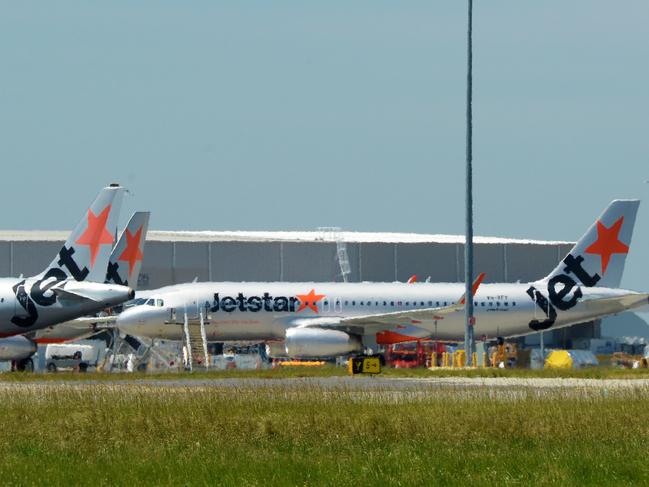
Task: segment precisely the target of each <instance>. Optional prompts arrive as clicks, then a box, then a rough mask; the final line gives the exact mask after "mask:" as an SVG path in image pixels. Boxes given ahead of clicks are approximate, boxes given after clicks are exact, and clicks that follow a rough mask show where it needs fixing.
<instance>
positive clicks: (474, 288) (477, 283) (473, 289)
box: [460, 272, 487, 304]
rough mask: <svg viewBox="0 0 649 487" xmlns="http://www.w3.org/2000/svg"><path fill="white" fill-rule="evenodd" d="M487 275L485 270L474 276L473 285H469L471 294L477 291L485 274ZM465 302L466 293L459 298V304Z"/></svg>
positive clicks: (473, 294)
mask: <svg viewBox="0 0 649 487" xmlns="http://www.w3.org/2000/svg"><path fill="white" fill-rule="evenodd" d="M486 275H487V273H486V272H481V273H480V274H479V275H478V277H476V279H475V281H473V286H471V295H472V296H475V293H476V292H478V288H479V287H480V284H482V281H484V278H485V276H486ZM465 302H466V293H465V294H463V295H462V299H460V304H464V303H465Z"/></svg>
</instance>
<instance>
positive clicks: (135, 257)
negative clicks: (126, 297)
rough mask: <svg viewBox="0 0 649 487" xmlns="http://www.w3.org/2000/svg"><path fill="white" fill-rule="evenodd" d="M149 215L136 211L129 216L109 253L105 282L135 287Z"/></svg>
mask: <svg viewBox="0 0 649 487" xmlns="http://www.w3.org/2000/svg"><path fill="white" fill-rule="evenodd" d="M150 216H151V213H150V212H148V211H138V212H135V213H133V215H132V216H131V219H130V220H129V221H128V224H127V225H126V228H124V231H123V232H122V234H121V235H120V237H119V240H118V241H117V245H115V248H114V249H113V252H112V253H111V254H110V261H109V262H108V271H107V272H106V281H105V282H106V283H113V284H120V285H122V286H130V287H131V289H136V288H137V280H138V277H139V275H140V269H141V268H142V258H143V256H144V242H145V241H146V233H147V231H148V230H149V217H150Z"/></svg>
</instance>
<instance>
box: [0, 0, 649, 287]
mask: <svg viewBox="0 0 649 487" xmlns="http://www.w3.org/2000/svg"><path fill="white" fill-rule="evenodd" d="M474 14H475V18H474V21H475V27H474V29H475V35H474V43H475V47H474V56H475V58H474V60H475V64H474V72H475V80H474V82H475V100H474V113H475V144H474V159H475V161H474V164H475V205H476V208H475V218H476V233H477V234H481V235H498V236H507V237H522V238H548V239H566V240H568V239H577V238H578V237H579V236H580V235H581V234H582V233H583V231H584V230H585V229H586V227H587V226H588V225H589V224H590V223H591V222H592V221H593V220H594V219H595V217H596V216H597V215H598V214H599V213H600V212H601V210H602V209H603V208H604V207H605V206H606V204H607V203H608V202H609V201H610V200H611V199H614V198H621V197H640V198H642V199H645V198H646V196H648V195H649V184H645V183H644V181H646V180H647V179H649V137H647V134H648V123H649V118H648V117H647V113H648V111H649V95H648V90H647V86H649V62H648V61H647V60H648V59H649V30H647V28H646V25H647V22H648V21H649V3H647V2H646V1H640V0H629V1H626V2H622V3H620V2H617V3H616V2H610V1H608V2H604V1H599V0H588V1H585V0H581V1H572V2H561V1H557V0H548V1H544V2H520V1H515V0H509V1H504V0H490V1H485V0H483V1H479V0H478V1H476V2H475V11H474ZM465 28H466V4H465V2H462V1H457V0H447V1H437V2H423V1H412V2H387V1H376V0H372V1H357V2H335V1H331V2H292V1H285V2H269V1H249V2H213V1H209V2H208V1H194V2H177V1H156V2H153V1H141V2H127V1H112V2H98V1H92V2H91V1H83V2H82V1H59V2H29V1H21V2H9V1H3V2H0V63H2V66H1V72H2V77H0V107H1V108H2V109H1V110H0V132H1V133H2V143H1V144H0V158H1V160H2V161H3V167H4V169H5V172H4V175H5V178H4V184H3V191H2V195H1V196H0V198H1V199H0V201H2V204H3V206H4V207H5V208H10V211H5V212H4V213H3V222H2V227H3V228H21V229H31V228H42V229H66V228H70V227H71V226H72V225H73V224H74V223H75V221H76V218H77V216H78V215H79V214H80V213H81V211H82V209H83V207H84V206H85V205H86V204H87V202H89V201H90V200H91V199H92V198H93V196H94V195H95V194H96V192H97V191H98V189H99V187H101V186H103V185H105V184H107V183H109V182H111V181H119V182H121V183H123V184H124V185H126V186H128V187H129V188H130V189H131V190H132V191H133V193H134V195H135V196H134V197H132V198H129V199H128V200H127V204H126V208H125V211H124V213H125V214H126V213H128V212H129V211H131V210H135V209H150V210H151V211H152V212H153V215H152V223H151V225H152V228H155V229H169V230H172V229H214V230H221V229H250V230H256V229H260V230H261V229H264V230H265V229H269V230H284V229H314V228H316V227H318V226H323V225H336V226H340V227H343V228H345V229H348V230H364V231H365V230H366V231H413V232H427V233H461V232H463V212H464V196H463V184H464V182H463V176H464V138H465V128H464V110H465V107H464V97H465V50H466V45H465ZM644 206H647V203H646V202H644V204H643V206H641V208H640V212H639V215H638V222H637V226H636V234H635V238H634V243H633V245H632V251H631V256H630V259H629V269H628V272H627V275H626V277H625V282H624V284H625V285H626V286H628V287H632V288H637V289H649V283H647V282H646V279H645V276H646V274H647V268H648V267H649V262H648V260H649V255H648V254H649V252H647V249H648V248H649V209H648V208H646V207H644ZM124 218H126V215H124Z"/></svg>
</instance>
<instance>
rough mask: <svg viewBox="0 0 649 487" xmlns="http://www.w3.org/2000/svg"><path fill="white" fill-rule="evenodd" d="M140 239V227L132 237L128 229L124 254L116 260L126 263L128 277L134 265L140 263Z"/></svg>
mask: <svg viewBox="0 0 649 487" xmlns="http://www.w3.org/2000/svg"><path fill="white" fill-rule="evenodd" d="M141 238H142V227H140V228H139V229H138V231H137V232H135V235H132V234H131V232H130V231H129V229H128V228H127V229H126V248H125V249H124V252H122V254H121V255H120V256H119V257H118V258H117V260H121V261H123V262H128V276H129V278H130V277H131V274H133V268H134V267H135V264H136V263H138V262H141V261H142V257H143V255H142V251H141V250H140V239H141Z"/></svg>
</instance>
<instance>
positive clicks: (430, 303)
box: [305, 301, 516, 308]
mask: <svg viewBox="0 0 649 487" xmlns="http://www.w3.org/2000/svg"><path fill="white" fill-rule="evenodd" d="M351 303H352V306H356V301H352V302H351ZM435 303H436V304H435V306H436V307H437V308H439V307H440V306H448V305H449V303H448V301H435ZM486 303H487V304H486V305H485V301H480V302H478V301H476V302H474V303H473V306H475V307H476V308H477V307H482V308H484V307H491V308H493V307H494V304H495V305H496V307H497V308H498V307H500V306H501V305H502V306H506V307H509V301H504V302H503V303H501V302H500V301H495V302H494V301H486ZM305 304H307V305H308V304H309V303H308V302H307V303H305ZM314 304H315V303H314ZM374 304H375V306H379V301H374ZM453 304H455V301H453V302H451V305H453ZM324 305H325V306H329V301H325V302H324ZM339 305H340V301H336V306H339ZM365 305H367V306H372V301H367V303H365V301H360V302H359V306H365ZM387 305H388V302H387V301H383V306H387ZM394 305H395V304H394V301H390V306H394ZM396 305H397V306H404V304H403V301H397V304H396ZM412 305H413V306H426V304H425V302H424V301H420V302H419V305H417V301H413V302H412ZM345 306H349V301H345ZM405 306H410V301H406V304H405ZM428 306H429V307H431V308H432V307H433V301H428ZM512 306H516V301H512Z"/></svg>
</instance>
